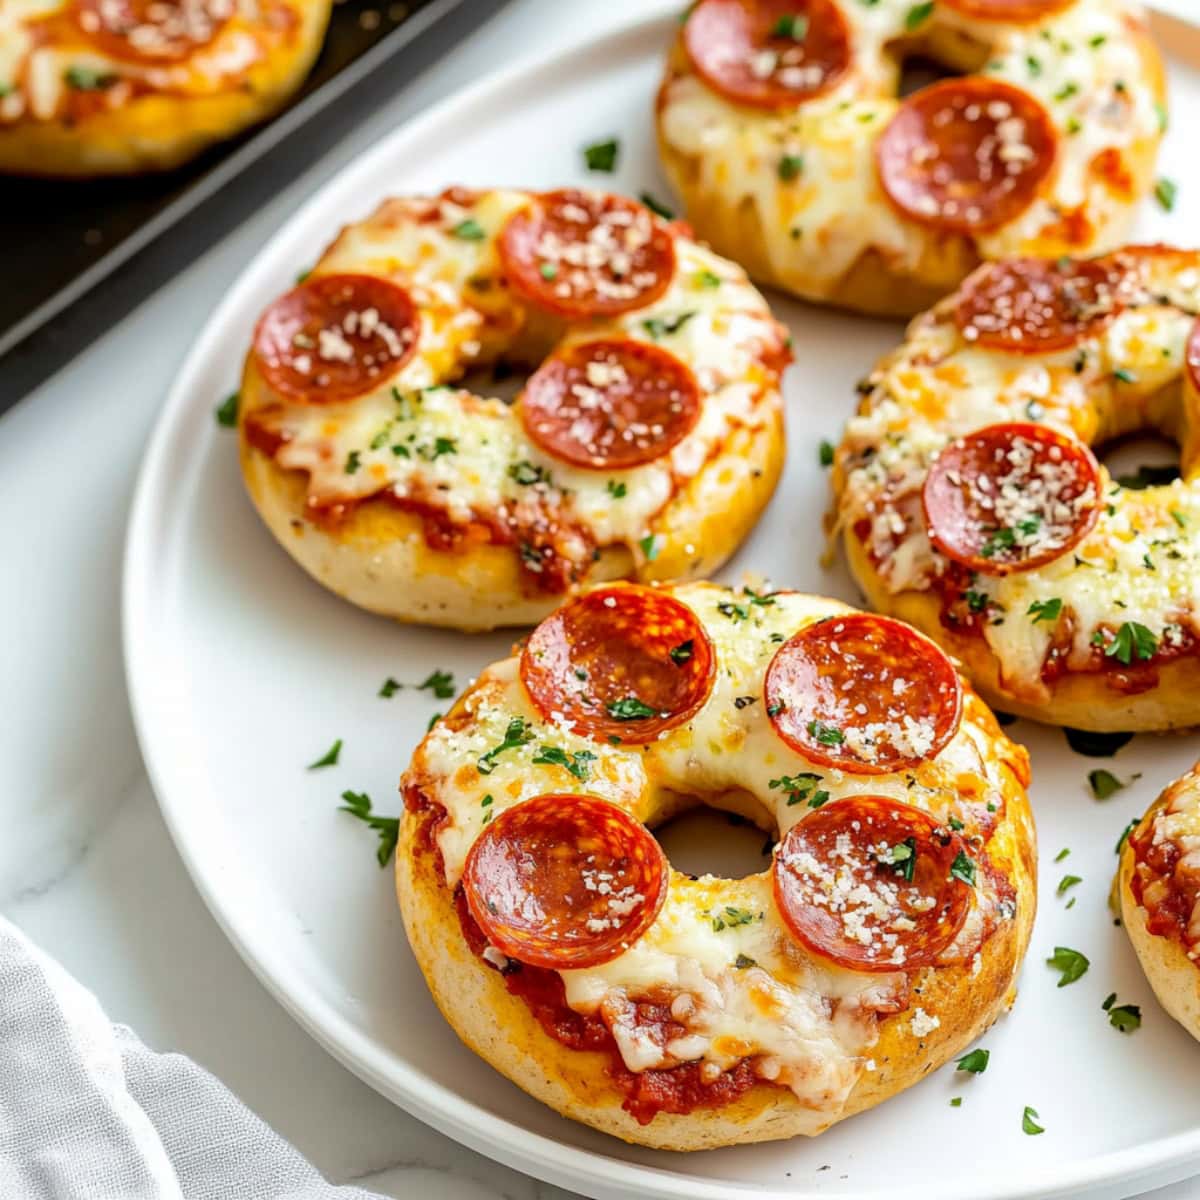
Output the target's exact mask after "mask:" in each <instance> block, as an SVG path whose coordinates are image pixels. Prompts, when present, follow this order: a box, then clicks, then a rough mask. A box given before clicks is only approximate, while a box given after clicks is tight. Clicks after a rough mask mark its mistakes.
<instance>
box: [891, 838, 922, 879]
mask: <svg viewBox="0 0 1200 1200" xmlns="http://www.w3.org/2000/svg"><path fill="white" fill-rule="evenodd" d="M887 861H888V862H890V863H891V864H892V866H894V867H895V868H896V874H897V875H900V876H902V877H903V878H904V881H905V882H906V883H912V881H913V875H914V873H915V872H916V869H917V839H916V838H915V837H908V838H905V839H904V841H902V842H897V843H896V844H895V845H894V846H892V847H891V848H890V849H889V851H888V859H887Z"/></svg>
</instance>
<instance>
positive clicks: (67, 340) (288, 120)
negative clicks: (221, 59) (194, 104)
mask: <svg viewBox="0 0 1200 1200" xmlns="http://www.w3.org/2000/svg"><path fill="white" fill-rule="evenodd" d="M2 2H3V0H0V3H2ZM503 3H504V0H342V2H341V3H336V4H335V5H334V9H333V17H332V20H331V22H330V26H329V33H328V36H327V38H326V41H325V45H324V49H323V50H322V52H321V55H320V57H319V59H318V60H317V63H316V65H315V67H314V69H313V72H312V74H311V75H310V76H309V78H308V80H307V82H306V83H305V85H304V87H303V88H302V89H301V91H300V92H299V93H298V94H297V95H296V97H295V98H294V99H293V100H292V101H291V103H290V104H289V105H288V107H287V108H285V109H284V110H283V112H281V113H280V114H279V115H278V116H276V117H275V118H274V119H273V120H272V121H270V122H268V123H267V124H266V125H264V126H259V127H258V128H256V129H254V130H251V131H249V132H247V133H245V134H243V135H242V136H240V137H238V138H235V139H233V140H232V141H230V142H226V143H223V144H221V145H219V146H214V147H213V148H212V149H211V150H209V151H207V152H206V153H205V154H204V155H202V156H201V157H200V158H198V159H196V160H195V161H193V162H191V163H188V164H186V165H185V166H183V167H181V168H179V169H178V170H176V171H171V172H168V173H165V174H158V175H145V176H138V177H133V178H128V179H105V180H86V181H78V182H73V181H60V180H34V179H17V178H13V177H11V176H0V272H2V274H3V278H4V283H5V286H4V287H3V288H0V411H3V409H4V408H7V407H8V406H9V405H10V404H12V403H13V402H15V400H16V399H18V398H19V397H20V396H21V395H22V394H24V392H25V391H27V390H28V389H29V388H30V387H32V386H33V385H34V384H35V383H36V382H38V381H39V380H40V379H42V378H44V377H45V376H46V375H48V374H49V373H50V372H51V371H52V370H54V369H56V368H57V367H58V366H59V365H61V364H62V363H63V362H64V361H66V359H67V358H69V357H70V356H71V355H72V354H74V353H77V352H78V351H79V350H80V349H81V348H82V347H83V346H84V345H86V344H87V342H88V341H90V340H91V339H92V338H93V337H95V336H96V335H97V334H98V333H99V332H101V331H102V328H104V327H107V326H108V325H110V324H111V323H112V322H113V321H114V320H115V319H116V318H117V317H119V316H120V315H122V314H123V313H124V312H125V311H127V310H128V309H129V308H130V307H132V305H133V304H135V303H137V302H138V300H140V299H142V298H144V297H145V296H146V295H148V294H149V292H150V291H151V290H153V289H154V288H155V287H158V286H159V285H160V284H161V283H162V282H164V280H165V279H167V278H169V277H170V274H172V273H174V272H176V271H178V270H179V269H180V268H181V267H182V266H183V265H184V263H186V261H187V260H188V259H190V258H192V257H194V256H195V255H196V254H198V253H199V252H201V251H202V250H203V249H204V248H205V247H206V246H208V245H211V244H212V242H213V241H215V240H216V239H217V238H218V237H219V236H220V234H221V233H223V232H224V231H226V230H227V229H229V228H231V227H232V224H233V223H235V222H236V221H237V220H238V219H239V216H242V217H244V216H245V215H246V214H247V213H249V212H251V211H253V208H254V207H256V206H257V204H258V203H261V202H262V201H263V200H265V199H266V198H267V197H269V196H270V195H272V194H273V193H275V192H276V191H278V190H279V188H280V187H281V186H282V185H283V184H284V183H286V182H287V180H288V179H290V178H293V177H294V176H295V175H297V174H298V173H299V172H300V171H301V170H303V169H304V167H306V166H307V165H309V164H311V163H312V162H313V161H314V160H315V159H316V158H317V157H318V156H319V155H320V153H321V152H322V151H323V150H324V149H327V148H328V147H329V146H331V145H333V144H334V143H335V141H336V138H337V137H338V136H339V131H343V132H344V130H345V126H346V121H345V120H344V119H343V120H339V119H338V118H337V115H336V114H337V109H338V108H344V107H346V106H333V101H334V100H336V99H337V98H338V97H340V96H341V95H343V94H344V93H345V92H346V91H347V90H348V89H349V88H350V87H351V86H354V85H356V84H359V83H360V81H365V82H363V83H362V87H363V88H365V89H371V90H373V91H374V92H376V93H378V92H379V91H380V88H379V86H378V83H379V81H378V80H377V78H376V75H377V74H382V73H381V72H377V71H376V69H377V68H378V67H379V66H380V65H382V64H383V63H384V62H385V61H387V62H389V64H391V63H393V62H394V61H396V59H397V56H400V57H401V58H402V59H403V62H404V66H405V70H404V71H403V72H397V73H392V72H389V73H388V74H389V76H390V78H389V79H387V80H384V81H383V83H384V85H385V87H386V90H387V91H388V92H391V91H394V90H396V89H397V88H398V87H401V86H403V83H404V81H405V80H406V79H408V78H411V77H412V74H413V73H415V71H417V70H420V69H422V68H424V67H427V66H429V65H430V64H431V63H432V62H434V61H436V59H437V58H438V57H441V56H442V55H443V54H445V53H446V52H447V51H448V50H449V49H451V48H452V47H453V46H454V45H455V44H457V42H458V41H460V40H461V39H462V38H463V37H465V36H467V35H468V34H469V33H471V32H473V31H475V30H477V29H478V28H479V25H480V23H481V21H482V20H484V19H486V17H488V16H490V15H491V14H492V13H493V12H494V11H495V10H496V9H498V8H499V7H501V5H502V4H503ZM368 76H371V78H370V79H367V77H368ZM331 106H332V107H331ZM301 126H303V127H304V135H303V137H296V136H293V135H295V134H296V132H297V130H299V129H300V127H301ZM184 217H188V218H189V219H188V220H187V221H186V222H184V221H183V218H184ZM172 227H175V233H174V234H173V235H172V237H171V238H170V239H167V241H169V243H170V245H169V248H168V250H167V252H166V253H162V254H159V253H158V251H159V250H160V248H162V247H163V246H164V243H163V242H158V243H156V244H155V245H154V246H153V247H152V248H150V249H149V250H147V249H146V247H148V246H149V245H150V243H151V242H153V241H154V240H155V239H156V238H160V237H161V235H162V234H163V233H164V232H165V231H166V230H168V229H171V228H172ZM139 252H141V253H139ZM134 255H136V256H137V258H136V261H135V262H131V261H130V260H131V259H132V258H133V256H134ZM131 268H132V269H131ZM114 276H116V277H115V278H114ZM102 281H103V282H102ZM97 285H100V286H97ZM89 291H90V292H91V295H87V296H86V302H85V303H83V304H79V303H77V302H78V301H79V300H80V298H81V297H84V296H85V295H86V294H87V293H88V292H89ZM72 305H74V306H75V308H79V309H83V310H85V311H83V312H82V313H81V314H79V315H78V316H77V315H76V314H75V312H74V310H73V309H72V311H71V312H65V311H64V310H67V309H68V306H72Z"/></svg>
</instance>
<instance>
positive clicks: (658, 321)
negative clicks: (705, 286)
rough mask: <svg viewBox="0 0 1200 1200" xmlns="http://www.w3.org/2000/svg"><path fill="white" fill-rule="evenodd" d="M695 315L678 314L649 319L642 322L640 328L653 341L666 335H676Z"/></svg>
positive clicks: (688, 313) (687, 313) (691, 313)
mask: <svg viewBox="0 0 1200 1200" xmlns="http://www.w3.org/2000/svg"><path fill="white" fill-rule="evenodd" d="M695 315H696V314H695V313H694V312H685V313H680V314H679V315H678V316H677V317H650V318H649V319H648V320H645V321H643V322H642V328H643V329H644V330H645V331H646V332H647V333H648V334H649V335H650V336H651V337H652V338H653V339H654V340H655V341H658V340H659V338H664V337H666V336H667V335H668V334H672V333H678V332H679V330H681V329H682V328H683V327H684V325H686V324H687V323H688V322H689V321H690V320H691V319H692V318H693V317H694V316H695Z"/></svg>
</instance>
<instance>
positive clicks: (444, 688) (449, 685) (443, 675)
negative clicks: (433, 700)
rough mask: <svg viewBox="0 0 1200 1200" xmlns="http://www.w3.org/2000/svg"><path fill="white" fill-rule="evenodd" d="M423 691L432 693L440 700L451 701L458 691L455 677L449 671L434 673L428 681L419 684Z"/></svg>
mask: <svg viewBox="0 0 1200 1200" xmlns="http://www.w3.org/2000/svg"><path fill="white" fill-rule="evenodd" d="M417 687H418V688H419V689H421V690H422V691H426V692H432V693H433V694H434V695H435V696H436V697H437V698H438V699H439V700H449V699H450V698H451V697H452V696H453V695H454V693H455V691H456V690H457V689H456V688H455V686H454V676H453V675H452V674H451V673H450V672H449V671H434V672H433V674H432V675H430V676H429V678H428V679H426V680H424V681H423V682H422V683H418V684H417Z"/></svg>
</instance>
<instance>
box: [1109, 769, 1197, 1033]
mask: <svg viewBox="0 0 1200 1200" xmlns="http://www.w3.org/2000/svg"><path fill="white" fill-rule="evenodd" d="M1184 789H1187V790H1188V791H1189V792H1191V793H1192V794H1193V795H1196V796H1197V801H1196V802H1197V803H1200V774H1198V773H1197V771H1196V770H1195V769H1193V770H1192V772H1190V773H1189V774H1188V775H1185V776H1184V777H1183V778H1182V779H1178V780H1176V781H1175V782H1174V783H1173V784H1171V785H1170V786H1168V787H1167V788H1166V789H1165V790H1164V792H1163V793H1162V795H1160V796H1159V797H1158V799H1157V800H1155V801H1154V803H1153V804H1152V805H1151V806H1150V807H1149V809H1147V811H1146V814H1145V816H1144V817H1142V819H1141V821H1139V822H1138V828H1139V830H1147V829H1148V828H1149V826H1150V825H1151V823H1152V822H1153V821H1154V818H1155V817H1156V816H1157V815H1158V814H1159V813H1160V812H1162V810H1163V809H1164V808H1166V806H1167V805H1168V804H1169V803H1171V801H1172V800H1173V799H1174V798H1175V797H1176V796H1177V795H1178V793H1179V792H1180V791H1181V790H1184ZM1134 865H1135V855H1134V850H1133V847H1132V845H1130V842H1129V839H1128V838H1126V839H1125V845H1124V847H1123V848H1122V850H1121V863H1120V867H1119V869H1118V872H1117V893H1118V897H1119V900H1120V907H1121V924H1122V925H1123V926H1124V929H1125V932H1126V933H1127V934H1128V935H1129V940H1130V942H1132V943H1133V949H1134V951H1135V952H1136V954H1137V957H1138V962H1139V963H1140V964H1141V967H1142V970H1143V972H1144V973H1145V975H1146V979H1147V981H1148V982H1149V984H1150V987H1151V988H1152V989H1153V991H1154V994H1155V996H1157V997H1158V1002H1159V1003H1160V1004H1161V1005H1162V1006H1163V1008H1164V1009H1166V1011H1167V1014H1168V1015H1169V1016H1171V1017H1173V1018H1174V1019H1175V1020H1176V1021H1178V1022H1179V1023H1180V1025H1182V1026H1183V1027H1184V1029H1186V1030H1187V1031H1188V1033H1190V1034H1191V1035H1192V1037H1194V1038H1196V1039H1198V1040H1200V966H1197V964H1196V963H1195V962H1194V961H1193V960H1192V959H1190V958H1189V957H1188V956H1187V954H1186V953H1185V951H1184V949H1183V946H1182V945H1181V943H1180V942H1179V941H1178V940H1177V939H1175V938H1173V937H1168V936H1165V935H1163V934H1158V933H1151V932H1150V930H1149V928H1148V927H1147V924H1148V921H1149V914H1148V913H1147V912H1146V910H1145V909H1144V908H1143V907H1142V906H1141V905H1140V904H1139V903H1138V902H1137V900H1136V899H1135V898H1134V894H1133V888H1132V880H1133V872H1134Z"/></svg>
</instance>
